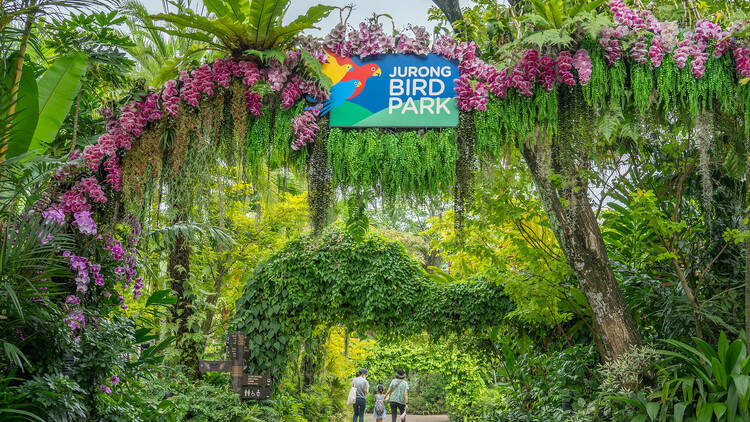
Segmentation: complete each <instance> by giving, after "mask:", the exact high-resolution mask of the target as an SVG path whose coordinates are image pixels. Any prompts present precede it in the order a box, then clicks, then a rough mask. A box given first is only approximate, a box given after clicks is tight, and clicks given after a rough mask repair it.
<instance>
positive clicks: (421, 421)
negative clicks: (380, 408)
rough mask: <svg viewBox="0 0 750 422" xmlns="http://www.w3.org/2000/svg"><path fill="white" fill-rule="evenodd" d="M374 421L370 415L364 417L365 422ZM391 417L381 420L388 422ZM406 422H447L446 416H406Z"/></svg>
mask: <svg viewBox="0 0 750 422" xmlns="http://www.w3.org/2000/svg"><path fill="white" fill-rule="evenodd" d="M374 420H375V419H373V418H372V413H371V414H369V415H367V416H366V417H365V421H367V422H372V421H374ZM390 420H391V415H390V414H389V415H388V417H386V418H385V419H383V422H390ZM406 422H448V416H446V415H407V416H406Z"/></svg>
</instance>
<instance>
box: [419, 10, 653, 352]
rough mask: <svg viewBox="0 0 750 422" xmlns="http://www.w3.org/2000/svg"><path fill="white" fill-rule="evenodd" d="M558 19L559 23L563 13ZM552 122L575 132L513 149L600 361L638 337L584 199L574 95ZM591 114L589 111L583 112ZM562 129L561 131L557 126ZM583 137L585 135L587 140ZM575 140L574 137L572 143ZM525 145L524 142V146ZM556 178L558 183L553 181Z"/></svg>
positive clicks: (585, 164) (457, 15) (579, 114)
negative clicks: (587, 316) (581, 302)
mask: <svg viewBox="0 0 750 422" xmlns="http://www.w3.org/2000/svg"><path fill="white" fill-rule="evenodd" d="M434 2H435V4H436V5H437V6H438V7H439V8H440V10H442V11H443V13H444V14H445V15H446V18H448V20H449V21H450V22H451V25H452V26H453V27H454V28H456V27H457V25H456V20H457V19H461V18H462V14H461V8H460V5H459V1H458V0H434ZM561 13H563V14H565V16H562V17H561V18H560V21H561V22H562V21H564V20H566V19H567V18H569V16H567V13H568V12H567V11H562V12H561ZM558 95H559V96H560V98H559V100H560V101H559V104H560V106H559V113H560V115H559V116H558V121H560V122H565V125H564V126H565V127H566V128H572V129H573V131H574V132H575V133H571V132H569V133H567V134H564V133H562V132H563V131H562V130H561V133H559V134H557V135H554V136H552V137H549V136H548V135H545V134H542V132H541V131H539V132H538V136H537V137H536V139H533V140H525V139H519V140H518V143H519V147H520V148H521V150H522V152H523V157H524V160H525V162H526V165H527V166H528V168H529V170H530V171H531V175H532V177H533V179H534V183H535V185H536V187H537V191H538V194H539V196H540V199H541V200H542V204H543V206H544V208H545V211H546V214H547V218H548V219H549V221H550V226H551V228H552V231H553V232H554V233H555V237H556V238H557V241H558V243H559V244H560V248H561V249H562V250H563V252H564V254H565V258H566V260H567V262H568V264H569V265H570V267H571V268H572V269H573V272H574V273H575V275H576V278H577V279H578V281H579V283H580V285H581V289H582V290H583V292H584V293H585V295H586V298H587V299H588V302H589V305H590V306H591V310H592V313H593V316H594V324H595V329H596V331H597V332H598V333H597V334H598V335H600V336H601V339H602V342H603V344H604V346H605V349H604V352H605V353H604V355H603V356H602V358H603V359H605V360H607V359H612V358H616V357H617V356H620V355H621V354H623V353H625V352H627V351H628V350H630V348H631V347H633V346H636V345H639V344H641V342H642V340H641V336H640V333H639V332H638V329H637V327H636V325H635V322H634V321H633V317H632V315H631V314H630V311H629V310H628V308H627V305H626V304H625V300H624V298H623V295H622V291H621V290H620V287H619V285H618V284H617V280H616V279H615V276H614V273H613V271H612V267H611V265H610V262H609V257H608V255H607V249H606V247H605V245H604V240H603V237H602V233H601V229H600V227H599V223H598V222H597V220H596V216H595V215H594V212H593V211H592V208H591V202H590V200H589V197H588V194H589V187H588V179H587V176H586V174H587V171H590V170H591V167H592V161H591V157H590V149H589V148H587V147H586V142H584V141H589V140H590V139H592V138H591V136H592V135H593V134H592V133H585V131H582V129H584V128H586V127H588V126H590V123H591V122H590V121H589V120H587V119H585V118H584V113H583V111H584V110H583V108H584V107H586V105H585V102H584V101H583V99H582V98H579V97H580V94H576V93H573V92H572V91H571V92H569V91H567V90H561V91H560V93H559V94H558ZM589 111H590V112H591V113H590V114H589V116H591V115H593V110H589ZM561 129H562V128H561ZM587 136H589V137H588V138H587ZM576 138H577V139H576ZM527 141H528V142H527ZM561 176H562V179H563V182H562V183H555V181H554V180H555V179H559V178H560V177H561Z"/></svg>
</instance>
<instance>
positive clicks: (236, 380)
mask: <svg viewBox="0 0 750 422" xmlns="http://www.w3.org/2000/svg"><path fill="white" fill-rule="evenodd" d="M226 343H227V355H229V359H230V360H200V361H198V369H199V370H200V371H201V372H231V374H232V391H234V392H235V393H238V394H239V395H240V398H241V399H243V400H263V399H267V398H270V397H271V377H269V376H266V375H250V374H246V373H245V364H244V360H245V335H244V334H242V333H232V334H227V337H226Z"/></svg>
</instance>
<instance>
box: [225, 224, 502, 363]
mask: <svg viewBox="0 0 750 422" xmlns="http://www.w3.org/2000/svg"><path fill="white" fill-rule="evenodd" d="M512 308H513V305H512V304H511V302H510V299H508V297H507V296H506V295H505V294H504V292H503V289H502V288H501V287H499V286H497V285H495V284H494V283H492V282H487V281H484V280H474V281H467V282H462V283H456V284H453V283H451V284H441V283H439V282H436V281H433V280H432V279H430V278H429V277H428V276H427V273H425V271H424V269H423V268H422V267H421V265H420V264H419V263H417V262H416V261H415V260H414V259H413V258H411V257H410V256H408V255H407V253H406V251H405V249H404V247H403V246H402V245H401V244H400V243H398V242H395V241H391V240H387V239H384V238H382V237H380V236H378V235H368V236H367V237H366V238H364V239H363V240H362V241H355V240H354V239H353V238H352V237H351V236H350V235H349V234H347V233H346V232H344V231H339V230H332V231H327V232H325V233H324V234H322V235H321V236H320V237H318V238H316V237H313V236H301V237H299V238H297V239H295V240H293V241H291V242H289V243H288V244H287V245H286V246H285V247H284V248H283V249H282V250H280V251H279V252H277V253H275V254H274V255H273V256H272V257H271V258H269V259H268V260H267V261H266V262H264V263H262V264H260V265H259V266H258V268H257V269H256V271H255V272H254V273H253V274H252V275H251V276H250V278H249V279H248V281H247V283H246V285H245V291H244V294H243V296H242V297H240V299H239V300H238V301H237V304H236V308H235V316H234V319H233V322H232V328H233V329H235V330H238V331H242V332H244V333H246V334H247V350H249V351H250V353H249V356H248V358H247V361H246V363H247V370H248V371H250V372H251V373H264V374H268V375H271V376H272V377H279V376H280V375H281V374H282V373H283V370H284V369H285V368H286V364H287V362H288V360H289V359H290V357H291V354H292V353H293V351H294V350H296V346H298V345H299V344H300V342H301V341H302V340H304V339H306V338H309V337H310V336H311V335H312V333H313V329H314V328H315V327H317V326H319V325H324V326H326V325H327V326H330V325H332V324H342V325H344V326H346V327H347V328H349V329H350V330H353V331H357V332H361V333H365V332H367V331H370V330H374V331H376V332H377V333H378V334H380V335H384V336H388V337H392V338H402V337H404V336H408V335H412V334H417V333H421V332H425V331H426V332H428V333H429V334H431V335H432V336H436V337H439V336H442V335H445V334H447V333H463V332H466V331H469V330H477V331H480V332H481V330H483V329H485V328H489V327H492V326H495V325H496V324H497V323H498V322H499V321H500V320H501V319H502V318H503V317H504V316H505V315H507V314H508V313H509V312H510V311H512Z"/></svg>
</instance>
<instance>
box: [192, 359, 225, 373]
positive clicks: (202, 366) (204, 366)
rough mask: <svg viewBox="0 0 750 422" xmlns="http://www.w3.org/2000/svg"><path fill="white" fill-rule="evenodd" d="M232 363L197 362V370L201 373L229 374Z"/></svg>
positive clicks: (223, 361) (219, 361)
mask: <svg viewBox="0 0 750 422" xmlns="http://www.w3.org/2000/svg"><path fill="white" fill-rule="evenodd" d="M231 369H232V362H231V361H228V360H199V361H198V370H199V371H201V372H229V371H230V370H231Z"/></svg>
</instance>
